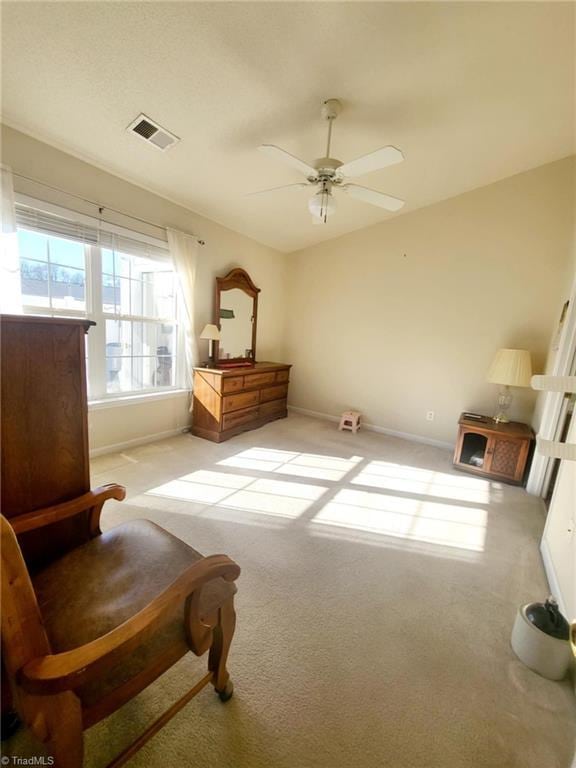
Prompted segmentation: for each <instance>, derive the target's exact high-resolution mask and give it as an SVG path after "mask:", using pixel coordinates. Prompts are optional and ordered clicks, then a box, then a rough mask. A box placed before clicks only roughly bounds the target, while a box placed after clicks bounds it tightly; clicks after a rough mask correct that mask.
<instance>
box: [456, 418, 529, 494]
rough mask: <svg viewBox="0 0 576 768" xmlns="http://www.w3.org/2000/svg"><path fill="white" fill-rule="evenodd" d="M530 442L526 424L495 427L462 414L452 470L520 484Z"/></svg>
mask: <svg viewBox="0 0 576 768" xmlns="http://www.w3.org/2000/svg"><path fill="white" fill-rule="evenodd" d="M533 439H534V433H533V431H532V429H531V428H530V427H529V426H528V425H527V424H520V423H519V422H509V423H508V424H496V422H495V421H494V419H491V418H490V417H489V416H481V417H480V418H479V419H475V418H471V417H469V416H468V415H467V414H464V413H463V414H462V415H461V416H460V420H459V421H458V439H457V441H456V449H455V451H454V467H455V468H456V469H464V470H466V471H467V472H473V473H474V474H477V475H486V476H488V477H493V478H495V479H498V480H504V481H506V482H510V483H516V484H521V483H522V482H523V480H524V475H525V474H526V468H527V463H528V457H529V454H530V447H531V443H532V440H533Z"/></svg>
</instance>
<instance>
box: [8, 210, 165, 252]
mask: <svg viewBox="0 0 576 768" xmlns="http://www.w3.org/2000/svg"><path fill="white" fill-rule="evenodd" d="M73 216H74V214H73V212H72V211H71V212H70V218H67V217H64V216H57V215H55V214H53V213H48V212H47V211H41V210H39V209H38V208H33V207H31V206H28V205H23V204H22V203H16V225H17V226H18V227H21V228H22V229H29V230H32V231H34V232H40V233H41V234H43V235H51V236H52V237H63V238H64V239H66V240H74V241H75V242H79V243H84V244H85V245H96V246H99V247H100V248H109V249H110V250H112V251H115V252H118V253H129V254H131V255H133V256H143V257H146V258H150V259H155V260H162V261H167V260H170V254H169V252H168V245H166V246H165V247H162V246H161V245H154V244H152V243H150V242H149V240H150V239H151V238H147V241H146V240H140V239H138V235H137V233H134V237H129V236H126V235H124V234H119V233H118V232H117V231H114V230H119V229H121V228H120V227H115V226H114V225H106V224H105V223H102V224H100V222H98V221H97V220H96V219H94V225H93V226H92V225H90V224H88V223H86V222H83V221H77V220H75V219H74V217H73ZM83 218H87V217H84V216H83ZM122 229H123V228H122ZM159 242H160V241H159Z"/></svg>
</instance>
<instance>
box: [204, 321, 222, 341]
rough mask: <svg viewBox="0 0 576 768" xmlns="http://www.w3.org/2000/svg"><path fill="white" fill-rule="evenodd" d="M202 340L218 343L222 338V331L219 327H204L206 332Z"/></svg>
mask: <svg viewBox="0 0 576 768" xmlns="http://www.w3.org/2000/svg"><path fill="white" fill-rule="evenodd" d="M200 338H201V339H209V340H211V341H218V339H219V338H220V329H219V328H218V326H217V325H211V324H210V323H209V324H208V325H205V326H204V330H203V331H202V333H201V334H200Z"/></svg>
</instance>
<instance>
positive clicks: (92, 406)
mask: <svg viewBox="0 0 576 768" xmlns="http://www.w3.org/2000/svg"><path fill="white" fill-rule="evenodd" d="M189 395H190V392H189V390H187V389H169V390H165V391H163V392H147V393H145V394H141V395H121V396H119V397H107V398H103V399H102V400H89V401H88V410H89V411H99V410H101V409H104V408H121V407H122V406H127V405H143V404H144V403H156V402H158V401H159V400H172V399H174V398H178V397H188V396H189Z"/></svg>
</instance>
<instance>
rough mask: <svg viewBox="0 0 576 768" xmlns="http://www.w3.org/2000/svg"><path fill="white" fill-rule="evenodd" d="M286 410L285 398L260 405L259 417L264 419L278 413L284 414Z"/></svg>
mask: <svg viewBox="0 0 576 768" xmlns="http://www.w3.org/2000/svg"><path fill="white" fill-rule="evenodd" d="M286 408H287V401H286V398H284V399H283V400H270V402H269V403H262V405H261V406H260V416H261V417H262V418H263V419H265V418H268V417H270V416H276V414H278V413H285V412H286Z"/></svg>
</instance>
